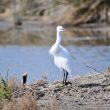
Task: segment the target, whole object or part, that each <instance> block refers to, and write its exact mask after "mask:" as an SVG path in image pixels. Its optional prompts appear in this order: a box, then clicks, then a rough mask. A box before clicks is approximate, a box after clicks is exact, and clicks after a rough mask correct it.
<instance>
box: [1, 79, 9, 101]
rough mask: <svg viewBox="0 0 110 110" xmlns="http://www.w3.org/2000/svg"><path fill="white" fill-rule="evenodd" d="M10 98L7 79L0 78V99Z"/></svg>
mask: <svg viewBox="0 0 110 110" xmlns="http://www.w3.org/2000/svg"><path fill="white" fill-rule="evenodd" d="M10 98H11V89H10V88H9V86H8V81H7V79H4V78H1V79H0V100H3V99H8V100H10Z"/></svg>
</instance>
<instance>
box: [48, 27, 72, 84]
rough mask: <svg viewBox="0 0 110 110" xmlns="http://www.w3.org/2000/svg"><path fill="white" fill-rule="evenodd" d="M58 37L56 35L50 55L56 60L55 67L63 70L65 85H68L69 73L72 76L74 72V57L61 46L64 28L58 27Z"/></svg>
mask: <svg viewBox="0 0 110 110" xmlns="http://www.w3.org/2000/svg"><path fill="white" fill-rule="evenodd" d="M56 30H57V35H56V42H55V44H54V45H53V46H52V47H51V49H50V50H49V54H50V55H51V56H52V57H53V58H54V63H55V65H56V66H57V67H58V68H59V69H60V70H63V72H64V76H63V84H67V83H66V82H67V77H68V73H70V74H71V72H72V65H73V62H72V57H71V55H70V54H69V52H68V51H67V50H66V49H65V48H64V47H63V46H61V38H62V31H63V27H62V26H57V28H56Z"/></svg>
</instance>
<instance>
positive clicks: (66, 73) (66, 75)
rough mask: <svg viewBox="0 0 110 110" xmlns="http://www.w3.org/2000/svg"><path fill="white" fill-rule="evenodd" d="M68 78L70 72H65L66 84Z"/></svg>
mask: <svg viewBox="0 0 110 110" xmlns="http://www.w3.org/2000/svg"><path fill="white" fill-rule="evenodd" d="M67 78H68V72H67V71H65V84H66V81H67Z"/></svg>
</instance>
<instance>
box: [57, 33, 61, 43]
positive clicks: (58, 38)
mask: <svg viewBox="0 0 110 110" xmlns="http://www.w3.org/2000/svg"><path fill="white" fill-rule="evenodd" d="M56 37H57V39H56V43H57V44H61V38H62V32H61V31H57V36H56Z"/></svg>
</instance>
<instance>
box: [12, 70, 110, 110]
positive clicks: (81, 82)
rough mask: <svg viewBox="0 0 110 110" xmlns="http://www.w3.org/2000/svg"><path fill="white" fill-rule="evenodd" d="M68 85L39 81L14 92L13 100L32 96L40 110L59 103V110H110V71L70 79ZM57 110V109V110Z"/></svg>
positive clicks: (60, 82) (58, 82) (59, 82)
mask: <svg viewBox="0 0 110 110" xmlns="http://www.w3.org/2000/svg"><path fill="white" fill-rule="evenodd" d="M69 82H70V83H68V84H67V85H65V86H64V85H62V81H56V82H53V83H51V84H50V83H48V82H47V81H46V80H39V81H36V82H35V83H32V84H30V85H26V86H25V87H19V88H18V89H16V90H15V91H14V92H13V100H17V99H19V98H20V97H23V96H24V95H26V94H31V95H32V96H33V97H34V99H35V100H36V101H37V104H38V106H39V109H43V108H44V107H45V106H47V105H48V103H50V102H53V101H54V103H57V106H58V108H57V110H76V109H78V110H99V109H100V110H106V109H110V70H109V71H108V70H107V71H105V72H104V73H102V74H101V73H96V74H94V75H88V76H81V77H77V78H71V79H69ZM55 110H56V109H55Z"/></svg>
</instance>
